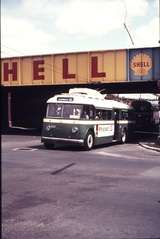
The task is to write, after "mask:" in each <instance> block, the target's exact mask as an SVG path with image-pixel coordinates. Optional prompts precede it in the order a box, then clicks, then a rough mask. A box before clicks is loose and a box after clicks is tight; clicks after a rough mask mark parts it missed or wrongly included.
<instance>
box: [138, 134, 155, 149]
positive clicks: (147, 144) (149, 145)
mask: <svg viewBox="0 0 160 239" xmlns="http://www.w3.org/2000/svg"><path fill="white" fill-rule="evenodd" d="M139 145H140V146H142V147H144V148H146V149H150V150H154V151H157V152H160V137H157V136H156V137H155V136H152V137H147V139H144V138H142V139H140V141H139Z"/></svg>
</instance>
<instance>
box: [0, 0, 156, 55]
mask: <svg viewBox="0 0 160 239" xmlns="http://www.w3.org/2000/svg"><path fill="white" fill-rule="evenodd" d="M159 1H160V0H134V1H133V0H1V56H2V57H12V56H22V55H41V54H54V53H65V52H80V51H95V50H108V49H126V48H127V49H128V48H139V47H154V46H159V43H158V41H159V40H160V39H159V38H160V36H159V25H160V23H159ZM124 23H125V24H126V26H127V29H128V30H129V33H130V35H131V37H132V40H133V43H134V44H133V43H132V41H131V38H130V37H129V34H128V33H127V31H126V29H125V27H124Z"/></svg>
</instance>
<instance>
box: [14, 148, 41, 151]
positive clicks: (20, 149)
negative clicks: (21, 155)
mask: <svg viewBox="0 0 160 239" xmlns="http://www.w3.org/2000/svg"><path fill="white" fill-rule="evenodd" d="M12 150H13V151H36V150H38V149H32V148H14V149H12Z"/></svg>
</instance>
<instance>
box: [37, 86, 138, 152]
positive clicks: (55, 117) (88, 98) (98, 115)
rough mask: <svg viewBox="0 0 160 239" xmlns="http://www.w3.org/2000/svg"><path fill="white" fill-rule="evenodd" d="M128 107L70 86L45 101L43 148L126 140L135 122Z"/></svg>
mask: <svg viewBox="0 0 160 239" xmlns="http://www.w3.org/2000/svg"><path fill="white" fill-rule="evenodd" d="M130 110H131V109H130V107H129V106H128V105H127V104H124V103H122V102H117V101H114V100H106V99H105V96H104V95H102V94H101V93H100V92H98V91H96V90H93V89H88V88H73V89H70V90H69V93H63V94H58V95H55V96H54V97H52V98H50V99H49V100H48V101H47V112H46V117H45V118H44V119H43V129H42V137H41V141H42V142H43V143H44V145H45V147H46V148H51V147H53V146H54V145H55V144H56V143H65V144H68V143H69V144H78V145H81V146H83V147H84V148H85V149H87V150H90V149H92V147H93V146H94V145H98V144H105V143H109V142H113V141H120V142H122V143H125V142H126V141H127V140H128V137H129V135H130V134H132V132H131V131H132V129H133V125H134V122H133V121H132V120H130V119H129V115H130Z"/></svg>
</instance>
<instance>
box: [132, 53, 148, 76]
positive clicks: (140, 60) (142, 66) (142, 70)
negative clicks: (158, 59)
mask: <svg viewBox="0 0 160 239" xmlns="http://www.w3.org/2000/svg"><path fill="white" fill-rule="evenodd" d="M130 68H131V69H132V70H133V72H134V74H135V75H136V76H146V75H148V73H149V70H150V69H151V68H152V58H151V57H150V56H149V55H148V54H145V53H139V54H137V55H135V56H134V57H133V58H132V60H131V62H130Z"/></svg>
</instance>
